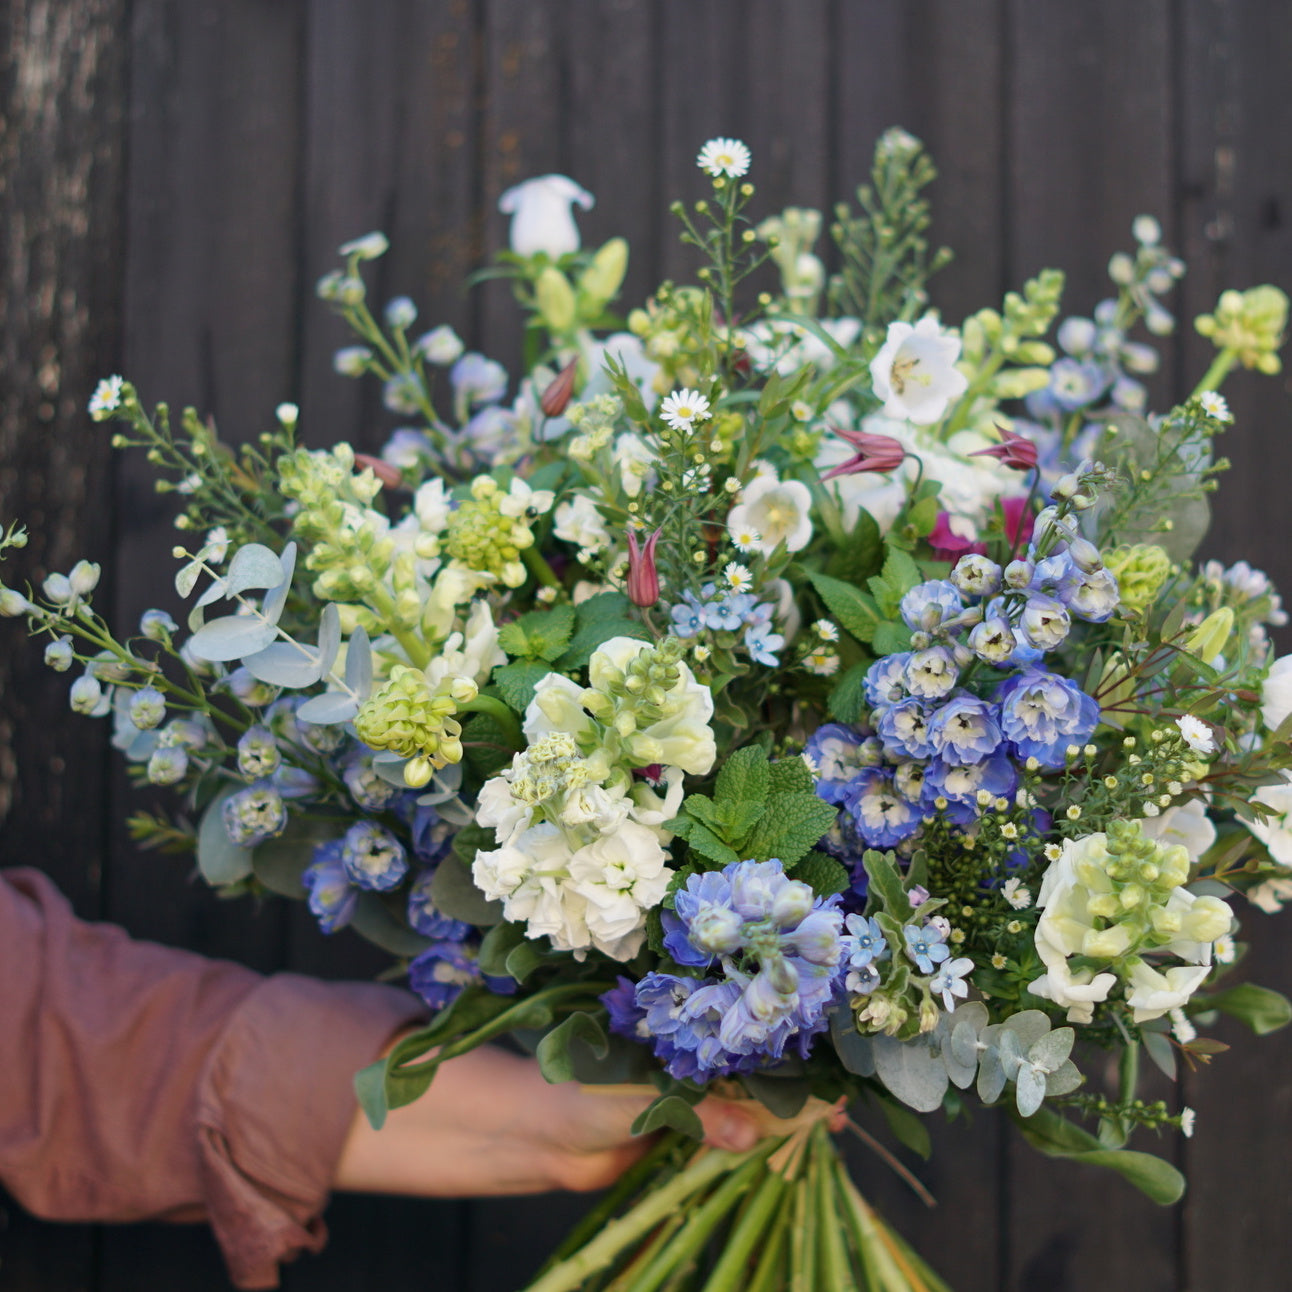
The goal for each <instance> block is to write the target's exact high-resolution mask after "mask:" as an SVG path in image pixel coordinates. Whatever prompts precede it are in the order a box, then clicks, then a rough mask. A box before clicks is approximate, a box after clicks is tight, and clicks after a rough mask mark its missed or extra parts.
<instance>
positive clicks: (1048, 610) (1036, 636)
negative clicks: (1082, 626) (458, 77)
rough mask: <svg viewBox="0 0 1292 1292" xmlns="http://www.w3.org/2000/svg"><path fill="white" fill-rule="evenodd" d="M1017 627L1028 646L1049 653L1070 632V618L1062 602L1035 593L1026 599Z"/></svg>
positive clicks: (1040, 593)
mask: <svg viewBox="0 0 1292 1292" xmlns="http://www.w3.org/2000/svg"><path fill="white" fill-rule="evenodd" d="M1018 627H1019V631H1020V632H1021V633H1022V634H1023V638H1024V640H1025V641H1026V642H1027V644H1028V645H1029V646H1034V647H1036V649H1037V650H1039V651H1051V650H1054V649H1055V648H1056V647H1057V646H1060V645H1061V644H1062V643H1063V640H1064V638H1066V637H1067V635H1068V633H1069V632H1070V631H1071V629H1072V616H1071V615H1070V614H1068V608H1067V606H1065V605H1064V604H1063V602H1062V601H1060V600H1058V599H1057V598H1056V597H1048V596H1046V595H1045V594H1044V593H1042V592H1037V593H1033V594H1032V595H1031V596H1030V597H1028V599H1027V604H1026V605H1025V606H1024V607H1023V613H1022V615H1021V616H1020V617H1019V621H1018Z"/></svg>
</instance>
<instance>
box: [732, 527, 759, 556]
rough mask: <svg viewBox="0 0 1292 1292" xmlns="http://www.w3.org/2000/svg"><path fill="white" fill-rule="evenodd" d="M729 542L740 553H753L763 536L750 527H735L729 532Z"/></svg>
mask: <svg viewBox="0 0 1292 1292" xmlns="http://www.w3.org/2000/svg"><path fill="white" fill-rule="evenodd" d="M731 541H732V542H733V543H734V544H735V545H736V548H737V549H738V550H739V551H741V552H754V551H757V550H758V546H759V544H760V543H761V542H762V541H763V536H762V535H761V534H760V533H759V532H758V531H757V530H756V529H754V528H753V527H752V526H750V525H737V526H736V527H735V528H734V529H733V530H732V531H731Z"/></svg>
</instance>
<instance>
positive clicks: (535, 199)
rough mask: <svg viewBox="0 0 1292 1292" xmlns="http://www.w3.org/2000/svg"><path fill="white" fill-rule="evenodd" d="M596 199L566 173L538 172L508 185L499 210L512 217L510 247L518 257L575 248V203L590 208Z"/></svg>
mask: <svg viewBox="0 0 1292 1292" xmlns="http://www.w3.org/2000/svg"><path fill="white" fill-rule="evenodd" d="M595 201H596V199H595V198H594V197H593V196H592V194H591V193H589V192H587V191H586V190H585V189H583V188H580V187H579V185H578V184H576V183H575V182H574V181H573V180H572V179H570V178H569V177H568V176H566V175H540V176H538V177H537V178H535V179H527V180H526V181H525V182H524V183H523V184H517V185H516V186H515V187H514V188H509V189H508V190H507V191H506V192H505V193H504V194H503V195H502V196H501V197H500V198H499V199H498V209H499V210H500V211H501V212H502V213H503V214H504V215H510V216H511V249H512V251H514V252H515V253H516V254H517V255H518V256H536V255H538V254H540V253H546V254H547V255H548V256H550V257H551V258H552V259H553V260H557V259H559V258H560V257H561V256H565V255H568V254H569V253H570V252H572V251H578V249H579V246H580V239H579V226H578V225H577V224H575V222H574V210H573V208H574V207H575V206H578V207H581V208H582V209H583V210H585V211H589V210H591V209H592V206H593V204H594V203H595Z"/></svg>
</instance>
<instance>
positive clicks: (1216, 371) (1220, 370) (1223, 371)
mask: <svg viewBox="0 0 1292 1292" xmlns="http://www.w3.org/2000/svg"><path fill="white" fill-rule="evenodd" d="M1237 362H1238V351H1237V350H1235V349H1233V348H1232V347H1230V346H1226V347H1225V348H1224V349H1223V350H1221V351H1220V353H1219V354H1218V355H1216V357H1215V358H1214V359H1213V360H1212V361H1211V367H1210V368H1208V369H1207V371H1206V372H1204V373H1203V374H1202V380H1201V381H1200V382H1198V384H1197V385H1196V386H1195V387H1194V388H1193V393H1192V394H1191V395H1190V396H1189V398H1190V399H1197V397H1198V396H1199V395H1201V394H1202V393H1203V391H1206V390H1219V389H1220V387H1221V386H1222V385H1224V382H1225V378H1226V377H1228V376H1229V374H1230V372H1232V371H1233V367H1234V364H1236V363H1237Z"/></svg>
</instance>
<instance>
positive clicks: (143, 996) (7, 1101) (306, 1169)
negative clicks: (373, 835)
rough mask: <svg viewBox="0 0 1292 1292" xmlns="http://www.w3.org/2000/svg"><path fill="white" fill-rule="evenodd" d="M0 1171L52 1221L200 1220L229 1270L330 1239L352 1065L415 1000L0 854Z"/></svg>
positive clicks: (263, 1264) (243, 1283) (240, 1282)
mask: <svg viewBox="0 0 1292 1292" xmlns="http://www.w3.org/2000/svg"><path fill="white" fill-rule="evenodd" d="M0 985H2V989H0V1181H2V1182H3V1183H4V1185H5V1187H6V1188H7V1189H9V1191H10V1192H11V1193H12V1194H13V1195H14V1197H15V1198H17V1199H18V1201H19V1202H21V1203H22V1204H23V1205H24V1206H26V1207H27V1208H28V1209H29V1210H31V1211H32V1212H34V1213H35V1214H37V1215H40V1216H44V1217H46V1218H49V1219H57V1220H79V1221H98V1220H104V1221H129V1220H141V1219H145V1218H152V1219H172V1220H198V1219H205V1220H208V1221H209V1222H210V1224H211V1226H212V1228H213V1229H214V1231H215V1236H216V1238H217V1240H218V1241H219V1244H220V1247H221V1249H222V1251H223V1252H224V1255H225V1259H226V1261H227V1262H228V1266H229V1272H230V1276H231V1277H232V1279H233V1282H234V1284H235V1285H236V1286H238V1287H240V1288H249V1289H256V1288H272V1287H277V1286H278V1263H279V1262H280V1261H283V1260H286V1259H290V1258H291V1257H292V1256H294V1255H296V1254H297V1253H298V1252H300V1251H302V1250H308V1251H317V1250H318V1249H319V1248H320V1247H321V1246H322V1245H323V1243H324V1241H325V1239H326V1230H325V1228H324V1225H323V1222H322V1220H321V1218H320V1214H319V1213H320V1212H321V1211H322V1208H323V1206H324V1204H325V1202H326V1200H327V1193H328V1188H329V1184H330V1181H331V1178H332V1172H333V1169H334V1167H335V1165H336V1162H337V1159H338V1157H339V1156H340V1152H341V1147H342V1144H343V1142H344V1139H345V1135H346V1132H347V1130H348V1128H349V1126H350V1123H351V1121H352V1119H353V1116H354V1111H355V1099H354V1094H353V1089H352V1086H351V1081H352V1079H353V1076H354V1073H355V1071H356V1070H357V1069H358V1068H360V1067H362V1066H363V1065H364V1064H365V1063H367V1062H369V1061H371V1060H372V1059H373V1058H375V1057H376V1056H377V1054H378V1053H379V1051H380V1050H381V1048H382V1047H383V1045H384V1044H385V1043H386V1042H387V1041H388V1040H389V1039H390V1038H391V1036H393V1035H394V1033H395V1032H396V1031H397V1030H398V1029H399V1028H400V1027H401V1026H404V1025H406V1024H411V1023H413V1022H415V1021H417V1020H418V1018H419V1017H420V1016H421V1015H422V1013H423V1010H422V1006H421V1005H420V1003H419V1002H418V1001H417V1000H416V999H415V998H414V997H412V996H410V995H408V994H407V993H405V992H401V991H397V990H395V989H394V988H390V987H383V986H379V985H377V984H371V983H323V982H318V981H315V980H314V979H310V978H304V977H300V976H297V975H295V974H277V975H274V976H273V977H269V978H265V977H262V976H261V975H259V974H256V973H253V972H252V971H251V970H249V969H246V968H243V967H242V966H241V965H236V964H231V963H228V962H224V961H216V960H208V959H205V958H203V957H202V956H198V955H194V954H192V953H191V952H186V951H179V950H174V949H172V948H168V947H161V946H157V945H155V944H153V943H148V942H136V941H133V940H132V939H131V938H129V937H128V936H127V934H126V933H125V932H124V931H123V930H122V929H119V928H116V927H114V926H112V925H106V924H89V923H85V922H83V921H81V920H78V919H77V918H76V917H75V916H74V915H73V913H72V910H71V907H70V906H69V905H68V903H67V901H66V900H65V899H64V898H63V897H62V896H61V895H60V894H59V893H58V891H57V890H56V889H55V888H54V886H53V884H51V883H50V881H49V880H48V879H47V878H46V877H45V876H43V875H42V874H40V873H39V872H37V871H33V870H5V871H0Z"/></svg>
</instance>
